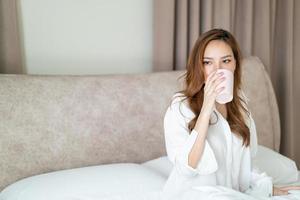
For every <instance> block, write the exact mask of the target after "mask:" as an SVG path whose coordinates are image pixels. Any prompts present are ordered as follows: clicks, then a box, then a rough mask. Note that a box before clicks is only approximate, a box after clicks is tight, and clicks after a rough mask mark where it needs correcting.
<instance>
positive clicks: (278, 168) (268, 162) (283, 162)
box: [142, 145, 298, 184]
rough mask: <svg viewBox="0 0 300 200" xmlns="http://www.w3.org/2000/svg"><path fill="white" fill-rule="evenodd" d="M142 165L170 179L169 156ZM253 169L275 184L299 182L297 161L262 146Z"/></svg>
mask: <svg viewBox="0 0 300 200" xmlns="http://www.w3.org/2000/svg"><path fill="white" fill-rule="evenodd" d="M142 165H144V166H146V167H148V168H150V169H152V170H155V171H156V172H157V173H158V174H160V175H162V176H163V177H168V176H169V174H170V173H171V170H172V168H173V164H172V163H171V161H170V160H169V159H168V157H167V156H162V157H159V158H156V159H153V160H150V161H147V162H144V163H142ZM253 168H255V169H257V170H258V171H261V172H266V174H268V175H269V176H271V177H272V178H273V183H274V184H286V183H292V182H296V181H297V180H298V169H297V166H296V163H295V161H293V160H291V159H289V158H288V157H285V156H283V155H281V154H279V153H277V152H275V151H273V150H271V149H269V148H267V147H264V146H261V145H258V148H257V155H256V157H255V159H254V160H253Z"/></svg>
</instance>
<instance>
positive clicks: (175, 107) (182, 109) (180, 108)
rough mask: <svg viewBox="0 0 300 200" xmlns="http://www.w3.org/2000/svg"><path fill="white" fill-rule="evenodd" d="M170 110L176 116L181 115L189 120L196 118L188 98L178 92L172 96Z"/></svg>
mask: <svg viewBox="0 0 300 200" xmlns="http://www.w3.org/2000/svg"><path fill="white" fill-rule="evenodd" d="M169 110H170V111H172V112H173V113H175V114H176V115H179V114H180V116H182V117H184V118H186V119H189V120H190V119H191V118H192V117H193V116H194V113H193V112H192V110H191V109H190V107H189V105H188V100H187V97H186V96H185V95H184V94H183V93H180V92H177V93H175V94H174V95H173V96H172V98H171V102H170V105H169Z"/></svg>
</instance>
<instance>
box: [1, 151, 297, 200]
mask: <svg viewBox="0 0 300 200" xmlns="http://www.w3.org/2000/svg"><path fill="white" fill-rule="evenodd" d="M259 155H260V156H261V157H260V158H259V159H258V160H257V162H256V165H258V167H259V168H263V169H264V170H265V171H267V172H268V173H269V174H272V176H274V178H275V179H274V180H276V181H277V182H276V181H275V182H276V183H275V185H277V186H282V185H300V171H298V170H297V168H296V166H295V163H294V162H293V161H292V160H290V159H287V158H286V157H284V156H281V155H278V153H276V152H272V151H270V150H268V149H265V148H261V152H260V154H259ZM266 159H267V161H268V162H265V160H266ZM274 166H276V168H274ZM172 167H173V166H172V164H171V163H170V161H169V160H168V158H167V157H166V156H163V157H159V158H157V159H153V160H150V161H147V162H145V163H142V164H133V163H131V164H130V163H123V164H122V163H120V164H111V165H100V166H92V167H85V168H77V169H70V170H62V171H57V172H52V173H47V174H42V175H38V176H33V177H29V178H26V179H23V180H21V181H18V182H16V183H14V184H12V185H10V186H9V187H7V188H6V189H5V190H3V191H2V192H1V193H0V200H163V199H162V198H161V191H162V188H163V186H164V183H165V181H166V180H167V178H168V176H169V174H170V172H171V170H172ZM278 173H279V174H278ZM297 178H298V179H297ZM292 180H293V181H292ZM290 192H291V194H289V195H285V196H274V197H271V198H256V199H259V200H264V199H271V200H295V199H299V200H300V192H298V191H290ZM199 199H205V200H209V199H214V200H215V199H219V200H234V199H239V200H254V197H251V196H249V195H246V194H243V193H240V192H238V191H235V190H232V189H229V188H226V187H222V186H214V187H212V186H201V187H194V188H193V189H192V190H190V191H189V192H188V193H185V194H181V196H178V197H177V200H199ZM174 200H175V199H174Z"/></svg>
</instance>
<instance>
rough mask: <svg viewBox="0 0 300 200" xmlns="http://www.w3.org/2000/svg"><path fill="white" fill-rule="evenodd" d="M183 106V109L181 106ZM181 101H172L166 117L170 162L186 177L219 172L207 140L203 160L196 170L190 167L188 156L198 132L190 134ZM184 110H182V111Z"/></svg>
mask: <svg viewBox="0 0 300 200" xmlns="http://www.w3.org/2000/svg"><path fill="white" fill-rule="evenodd" d="M180 105H182V107H181V106H180ZM184 106H186V105H184V104H183V103H181V102H180V101H176V100H175V101H174V100H173V101H172V103H171V105H170V106H169V107H168V109H167V111H166V113H165V117H164V135H165V145H166V150H167V154H168V158H169V160H170V161H171V162H172V163H173V166H174V168H175V169H176V171H177V172H178V173H179V174H181V175H184V176H196V175H197V174H200V175H206V174H210V173H213V172H215V171H216V170H217V168H218V165H217V161H216V158H215V155H214V152H213V150H212V148H211V146H210V144H209V143H208V141H207V139H206V140H205V147H204V151H203V154H202V157H201V159H200V160H199V162H198V165H197V167H196V168H193V167H191V166H189V165H188V155H189V153H190V151H191V149H192V147H193V144H194V143H195V141H196V138H197V135H198V132H197V131H196V130H194V129H193V130H192V131H191V134H189V130H188V127H187V123H186V121H185V118H184V116H183V113H182V109H188V108H187V107H184ZM180 108H182V109H180Z"/></svg>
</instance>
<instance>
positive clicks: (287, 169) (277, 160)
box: [253, 145, 298, 184]
mask: <svg viewBox="0 0 300 200" xmlns="http://www.w3.org/2000/svg"><path fill="white" fill-rule="evenodd" d="M253 168H255V169H257V170H258V171H261V172H266V173H267V175H269V176H271V177H272V178H273V183H274V184H286V183H292V182H296V181H297V180H298V169H297V166H296V163H295V161H293V160H291V159H290V158H288V157H286V156H283V155H281V154H279V153H277V152H276V151H273V150H272V149H269V148H267V147H264V146H262V145H258V149H257V154H256V157H255V158H254V159H253Z"/></svg>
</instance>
